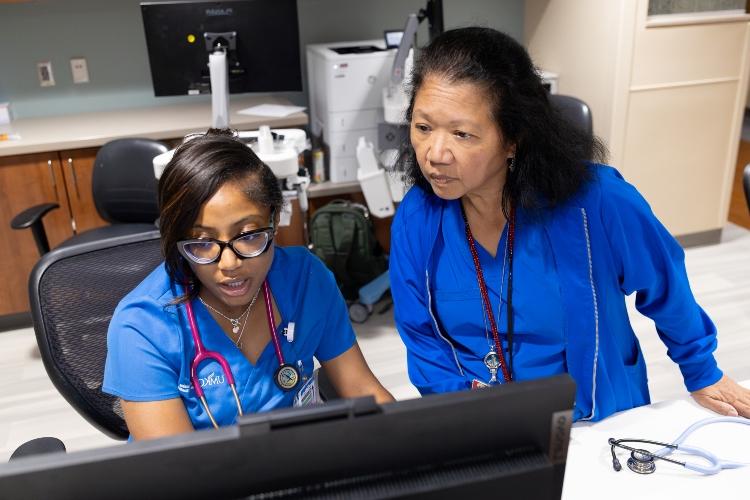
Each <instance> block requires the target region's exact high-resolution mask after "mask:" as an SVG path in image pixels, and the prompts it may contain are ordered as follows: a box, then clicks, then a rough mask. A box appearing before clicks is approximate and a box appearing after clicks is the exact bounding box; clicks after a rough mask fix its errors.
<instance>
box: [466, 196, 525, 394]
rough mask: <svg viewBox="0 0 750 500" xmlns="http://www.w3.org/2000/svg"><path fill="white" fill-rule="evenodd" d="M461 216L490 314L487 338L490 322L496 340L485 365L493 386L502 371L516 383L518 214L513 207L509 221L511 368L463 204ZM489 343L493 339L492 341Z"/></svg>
mask: <svg viewBox="0 0 750 500" xmlns="http://www.w3.org/2000/svg"><path fill="white" fill-rule="evenodd" d="M461 215H462V216H463V219H464V226H465V229H466V240H467V241H468V243H469V250H470V251H471V256H472V260H473V261H474V269H475V271H476V274H477V283H478V284H479V292H480V294H481V296H482V302H483V304H484V309H485V312H486V317H485V335H487V331H486V321H487V320H488V319H489V322H490V327H491V329H492V337H493V340H494V346H493V347H491V348H490V351H489V352H488V353H487V354H486V355H485V356H484V359H483V360H482V361H483V362H484V365H485V366H486V367H487V369H488V370H489V371H490V384H494V383H497V382H498V379H497V372H498V370H499V371H501V372H502V374H503V380H504V381H505V382H510V381H511V380H512V373H513V371H512V370H513V246H514V239H515V238H514V237H515V226H516V224H515V222H516V211H515V207H513V206H511V209H510V217H509V218H508V234H507V240H506V253H507V257H508V300H507V302H506V312H507V315H508V318H507V319H508V332H507V338H508V359H509V361H510V363H509V366H508V365H506V363H505V356H504V355H503V348H502V344H501V343H500V334H499V333H498V330H497V325H496V323H495V315H494V312H493V310H492V309H493V308H492V305H491V304H490V299H489V295H488V293H487V285H486V283H485V281H484V274H483V272H482V265H481V263H480V262H479V253H478V252H477V248H476V243H475V241H474V235H473V234H472V233H471V228H470V227H469V220H468V219H467V217H466V212H465V211H464V209H463V205H461ZM504 261H505V259H503V280H504V278H505V270H504V268H505V262H504ZM500 297H501V299H500V302H501V303H502V283H501V291H500ZM488 343H489V339H488Z"/></svg>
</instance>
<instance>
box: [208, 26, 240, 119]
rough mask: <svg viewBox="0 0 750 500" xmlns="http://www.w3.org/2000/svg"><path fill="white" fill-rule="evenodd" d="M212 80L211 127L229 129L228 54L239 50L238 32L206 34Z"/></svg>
mask: <svg viewBox="0 0 750 500" xmlns="http://www.w3.org/2000/svg"><path fill="white" fill-rule="evenodd" d="M203 39H204V40H205V42H206V51H207V52H208V71H209V75H210V79H211V126H212V127H213V128H228V127H229V67H228V64H227V53H228V52H229V51H234V50H235V49H236V48H237V32H236V31H228V32H225V33H208V32H206V33H204V34H203Z"/></svg>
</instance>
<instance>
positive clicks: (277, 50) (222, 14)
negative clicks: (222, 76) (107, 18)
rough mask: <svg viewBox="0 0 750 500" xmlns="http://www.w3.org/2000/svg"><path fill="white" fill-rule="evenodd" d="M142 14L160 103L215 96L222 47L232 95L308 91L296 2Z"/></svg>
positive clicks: (194, 5) (203, 5) (192, 4)
mask: <svg viewBox="0 0 750 500" xmlns="http://www.w3.org/2000/svg"><path fill="white" fill-rule="evenodd" d="M141 13H142V15H143V28H144V31H145V33H146V46H147V48H148V59H149V65H150V66H151V79H152V81H153V85H154V94H155V95H156V96H157V97H159V96H175V95H188V94H204V93H209V92H210V90H211V86H210V75H209V69H208V55H209V53H210V52H213V50H214V49H215V47H217V46H219V45H220V46H221V47H225V48H227V63H228V69H229V76H228V78H229V92H230V93H243V92H283V91H301V90H302V74H301V68H300V53H299V28H298V23H297V2H296V0H222V1H218V2H205V1H185V0H183V1H176V2H143V3H141Z"/></svg>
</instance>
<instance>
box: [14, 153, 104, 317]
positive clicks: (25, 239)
mask: <svg viewBox="0 0 750 500" xmlns="http://www.w3.org/2000/svg"><path fill="white" fill-rule="evenodd" d="M96 152H97V148H88V149H75V150H66V151H53V152H49V153H34V154H28V155H18V156H6V157H0V188H1V189H2V193H3V196H2V197H1V198H0V252H1V254H2V255H4V256H5V257H4V258H2V259H0V278H1V279H0V316H2V315H7V314H18V313H24V312H27V311H28V310H29V298H28V280H29V275H30V273H31V269H32V268H33V267H34V264H36V262H37V261H38V260H39V252H38V251H37V248H36V244H35V243H34V238H33V236H32V234H31V230H21V231H18V230H13V229H11V227H10V221H11V220H12V219H13V217H15V216H16V215H17V214H19V213H20V212H22V211H24V210H25V209H27V208H30V207H32V206H34V205H38V204H40V203H57V204H59V205H60V208H57V209H55V210H53V211H51V212H50V213H48V214H47V215H46V216H45V217H44V229H45V231H46V232H47V238H48V240H49V245H50V248H54V247H56V246H58V245H59V244H60V243H62V242H63V241H65V240H66V239H68V238H70V237H71V236H73V235H74V234H76V233H80V232H81V231H86V230H87V229H93V228H96V227H101V226H104V225H106V224H107V222H106V221H104V220H103V219H102V218H101V217H99V215H98V213H97V211H96V207H95V205H94V199H93V196H92V192H91V177H92V174H93V171H94V160H95V158H96Z"/></svg>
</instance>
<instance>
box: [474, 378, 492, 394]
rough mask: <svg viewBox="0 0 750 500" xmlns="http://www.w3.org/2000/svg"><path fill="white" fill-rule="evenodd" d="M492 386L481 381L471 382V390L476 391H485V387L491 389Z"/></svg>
mask: <svg viewBox="0 0 750 500" xmlns="http://www.w3.org/2000/svg"><path fill="white" fill-rule="evenodd" d="M489 386H490V384H487V383H485V382H482V381H481V380H477V379H474V380H472V381H471V390H472V391H473V390H474V389H484V388H485V387H489Z"/></svg>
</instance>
